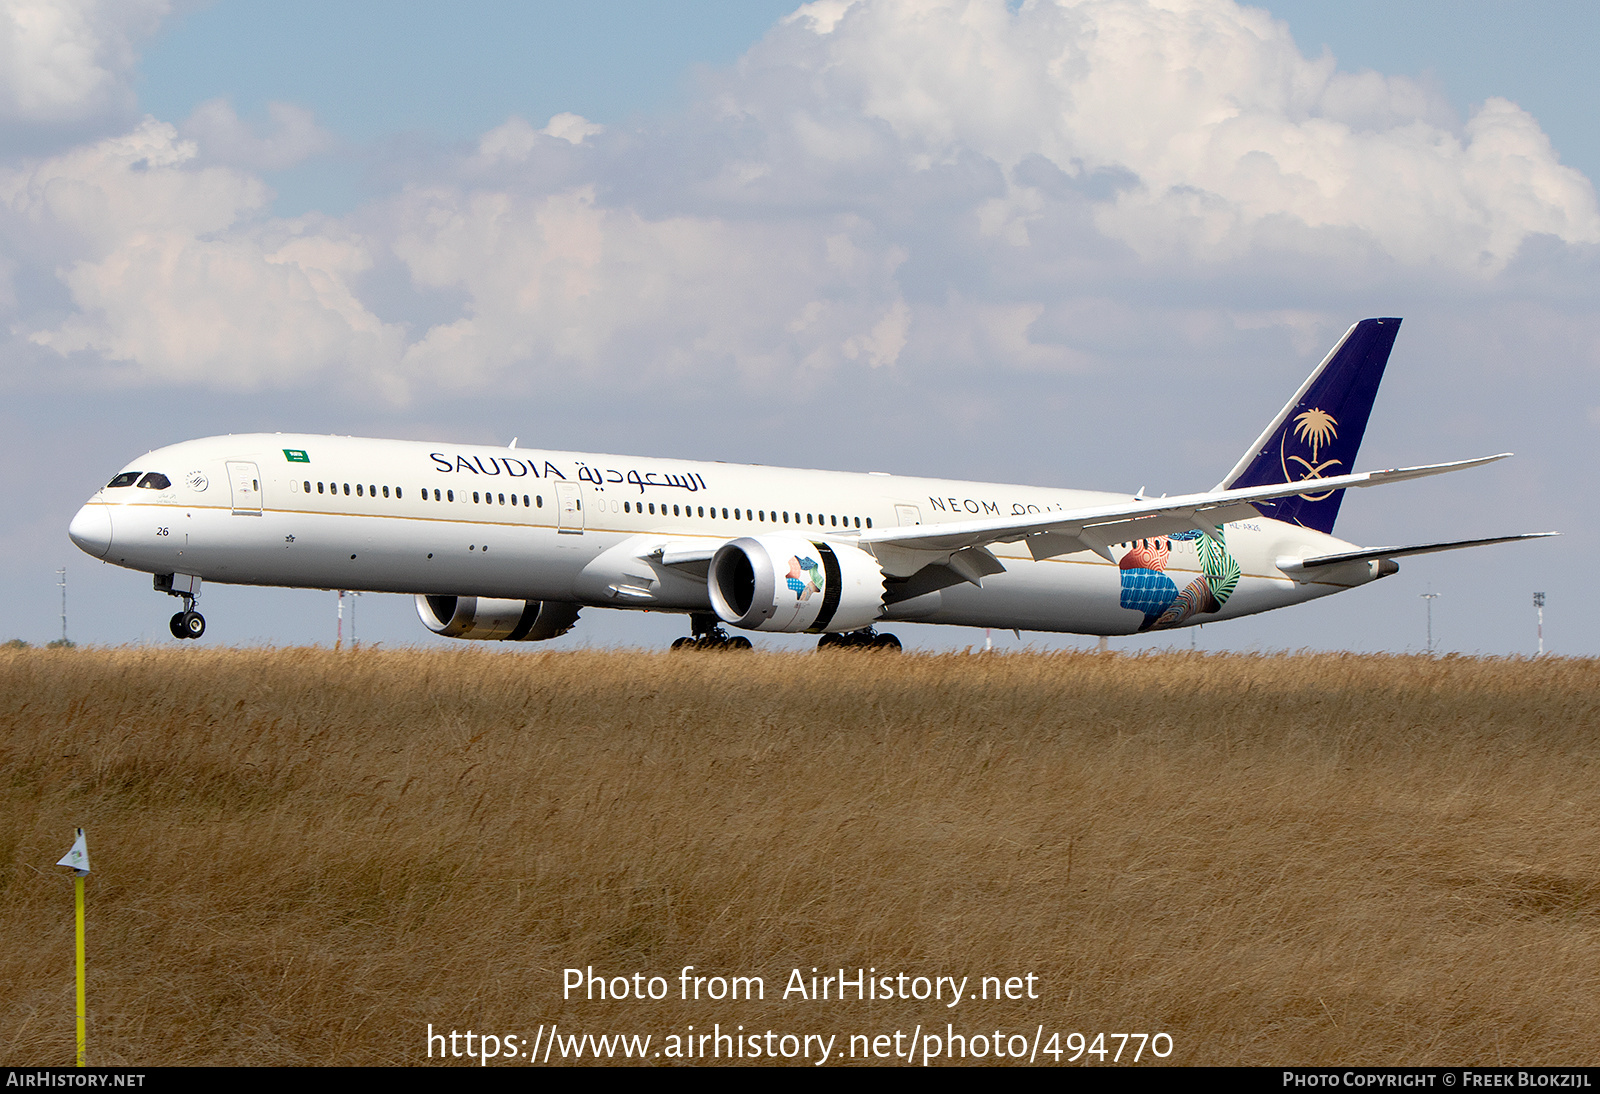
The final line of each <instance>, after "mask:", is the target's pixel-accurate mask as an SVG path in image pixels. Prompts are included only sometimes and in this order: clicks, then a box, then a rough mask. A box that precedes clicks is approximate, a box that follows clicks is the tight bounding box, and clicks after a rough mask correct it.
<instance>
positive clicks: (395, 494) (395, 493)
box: [394, 486, 400, 498]
mask: <svg viewBox="0 0 1600 1094" xmlns="http://www.w3.org/2000/svg"><path fill="white" fill-rule="evenodd" d="M394 496H395V497H397V498H398V497H399V496H400V488H399V487H398V486H397V487H395V488H394Z"/></svg>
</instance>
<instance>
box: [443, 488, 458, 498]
mask: <svg viewBox="0 0 1600 1094" xmlns="http://www.w3.org/2000/svg"><path fill="white" fill-rule="evenodd" d="M444 494H445V499H446V500H448V501H455V500H456V492H455V491H454V490H446V491H445V492H444Z"/></svg>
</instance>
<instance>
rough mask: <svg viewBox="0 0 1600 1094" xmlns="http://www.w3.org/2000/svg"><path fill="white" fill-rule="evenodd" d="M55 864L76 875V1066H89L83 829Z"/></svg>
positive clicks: (86, 861)
mask: <svg viewBox="0 0 1600 1094" xmlns="http://www.w3.org/2000/svg"><path fill="white" fill-rule="evenodd" d="M56 865H57V866H66V867H69V868H70V869H71V870H72V871H73V872H74V873H76V874H77V875H78V876H77V877H76V878H74V879H73V888H74V889H75V890H76V895H77V900H76V904H77V927H78V930H77V940H76V941H77V957H78V1066H79V1067H88V1066H89V1035H88V1026H89V1007H88V1004H87V1002H86V1001H85V1000H86V993H85V992H84V984H83V979H84V951H83V879H84V878H86V877H88V876H89V843H88V841H87V840H85V839H84V836H83V829H82V828H80V829H78V838H77V839H75V840H73V841H72V850H70V851H68V852H67V853H66V854H65V855H62V856H61V858H60V859H59V860H57V862H56Z"/></svg>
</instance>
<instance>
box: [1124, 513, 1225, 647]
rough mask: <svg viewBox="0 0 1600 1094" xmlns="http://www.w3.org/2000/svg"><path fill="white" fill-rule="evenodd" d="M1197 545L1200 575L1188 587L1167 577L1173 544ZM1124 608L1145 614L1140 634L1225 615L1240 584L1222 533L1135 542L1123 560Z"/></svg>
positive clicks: (1194, 531)
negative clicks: (1218, 613) (1194, 618)
mask: <svg viewBox="0 0 1600 1094" xmlns="http://www.w3.org/2000/svg"><path fill="white" fill-rule="evenodd" d="M1188 543H1193V544H1194V548H1195V552H1196V554H1197V555H1198V556H1199V562H1200V571H1201V573H1200V576H1199V577H1197V578H1195V579H1194V580H1193V581H1191V582H1189V584H1187V585H1185V586H1184V587H1183V589H1181V590H1180V589H1179V588H1178V585H1177V583H1176V582H1175V581H1173V580H1172V579H1171V578H1170V577H1168V576H1167V574H1166V569H1167V563H1168V562H1169V561H1170V560H1171V558H1172V551H1173V545H1174V544H1188ZM1118 566H1119V567H1120V568H1121V571H1122V601H1121V603H1122V606H1123V607H1124V608H1131V609H1132V610H1134V611H1137V612H1142V613H1143V614H1144V622H1143V623H1141V624H1140V625H1139V629H1140V630H1141V631H1149V630H1163V629H1165V628H1167V627H1177V626H1180V625H1182V624H1183V623H1185V622H1186V621H1188V620H1189V619H1190V618H1191V617H1192V616H1196V615H1203V614H1205V613H1208V612H1215V611H1220V610H1221V609H1222V606H1223V605H1224V604H1226V603H1227V602H1228V597H1230V596H1232V595H1233V590H1234V589H1235V588H1236V587H1237V586H1238V584H1239V575H1240V569H1239V563H1238V561H1237V560H1236V559H1234V557H1233V555H1231V554H1229V553H1228V547H1227V543H1226V542H1225V537H1224V534H1223V530H1222V528H1221V527H1220V526H1218V528H1217V533H1216V538H1215V539H1212V537H1210V536H1208V535H1206V534H1205V533H1204V532H1201V531H1199V530H1198V529H1192V530H1190V531H1187V532H1179V533H1178V534H1177V535H1173V536H1158V537H1155V538H1153V539H1140V540H1135V541H1134V543H1133V546H1132V547H1130V548H1129V549H1128V552H1127V553H1126V554H1124V555H1123V556H1122V559H1121V561H1120V562H1119V563H1118Z"/></svg>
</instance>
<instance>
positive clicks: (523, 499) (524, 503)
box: [522, 494, 528, 509]
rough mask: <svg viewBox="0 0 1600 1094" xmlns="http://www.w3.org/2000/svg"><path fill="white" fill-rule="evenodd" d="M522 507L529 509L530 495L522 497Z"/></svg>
mask: <svg viewBox="0 0 1600 1094" xmlns="http://www.w3.org/2000/svg"><path fill="white" fill-rule="evenodd" d="M522 507H523V508H524V509H526V508H527V507H528V495H526V494H524V495H522Z"/></svg>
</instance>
